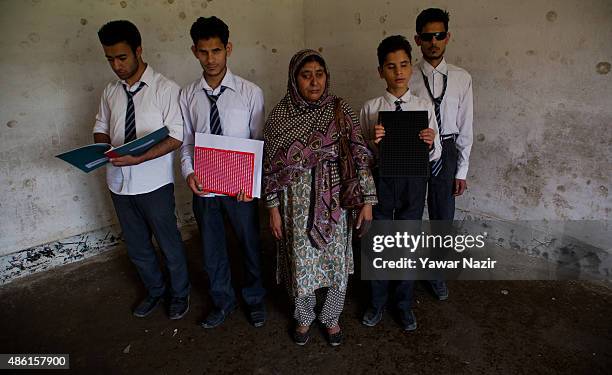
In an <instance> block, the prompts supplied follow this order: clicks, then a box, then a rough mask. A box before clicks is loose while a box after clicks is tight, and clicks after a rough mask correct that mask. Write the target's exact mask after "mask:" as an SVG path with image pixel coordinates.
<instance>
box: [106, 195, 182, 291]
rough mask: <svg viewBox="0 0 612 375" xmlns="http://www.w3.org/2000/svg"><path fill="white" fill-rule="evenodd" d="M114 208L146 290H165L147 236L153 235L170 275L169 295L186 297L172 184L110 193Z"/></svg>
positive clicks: (154, 253) (157, 263)
mask: <svg viewBox="0 0 612 375" xmlns="http://www.w3.org/2000/svg"><path fill="white" fill-rule="evenodd" d="M111 198H112V199H113V204H114V205H115V211H116V212H117V217H118V218H119V224H121V230H122V232H123V239H124V240H125V243H126V245H127V250H128V256H129V257H130V260H131V261H132V263H133V264H134V266H136V269H137V270H138V274H139V275H140V279H141V280H142V282H143V284H144V286H145V288H146V289H147V291H148V293H149V294H150V295H151V296H153V297H159V296H161V295H162V294H164V293H165V292H166V289H167V287H166V282H165V280H164V276H163V273H162V271H161V269H160V264H159V261H158V259H157V254H156V252H155V248H154V247H153V243H152V242H151V235H153V236H155V239H156V240H157V243H158V244H159V247H160V248H161V252H162V255H163V257H164V260H165V265H166V268H167V270H168V274H169V276H170V292H171V293H170V294H171V295H172V296H173V297H187V295H188V294H189V277H188V275H187V259H186V258H185V247H184V245H183V240H182V239H181V234H180V232H179V230H178V228H177V226H176V216H175V214H174V207H175V206H174V184H168V185H164V186H162V187H160V188H159V189H157V190H154V191H152V192H150V193H145V194H137V195H119V194H115V193H113V192H111Z"/></svg>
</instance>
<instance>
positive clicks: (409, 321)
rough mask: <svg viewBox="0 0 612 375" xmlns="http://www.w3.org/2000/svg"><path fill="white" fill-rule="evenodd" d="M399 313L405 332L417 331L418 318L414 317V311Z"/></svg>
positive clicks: (401, 311)
mask: <svg viewBox="0 0 612 375" xmlns="http://www.w3.org/2000/svg"><path fill="white" fill-rule="evenodd" d="M399 313H400V320H401V322H402V326H403V327H404V331H414V330H415V329H417V322H416V317H415V316H414V312H412V309H411V310H408V311H405V310H400V312H399Z"/></svg>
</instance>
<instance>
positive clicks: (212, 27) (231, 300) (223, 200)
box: [180, 16, 266, 328]
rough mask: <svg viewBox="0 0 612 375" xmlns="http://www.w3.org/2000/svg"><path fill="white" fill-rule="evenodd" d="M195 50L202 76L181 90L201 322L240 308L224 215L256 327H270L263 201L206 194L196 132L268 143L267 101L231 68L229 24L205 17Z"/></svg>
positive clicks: (208, 323) (211, 322)
mask: <svg viewBox="0 0 612 375" xmlns="http://www.w3.org/2000/svg"><path fill="white" fill-rule="evenodd" d="M190 34H191V39H192V40H193V46H192V47H191V51H192V52H193V55H194V56H195V57H196V59H197V60H198V61H199V63H200V65H201V66H202V70H203V72H202V75H201V76H200V78H198V79H197V80H196V81H194V82H192V83H191V84H189V85H187V86H186V87H184V88H183V90H182V91H181V97H180V105H181V111H182V113H183V118H184V121H185V127H184V135H185V137H184V143H183V146H182V147H181V166H182V171H183V176H184V177H185V179H186V180H187V184H188V185H189V188H190V189H191V191H192V192H193V194H194V195H193V212H194V215H195V218H196V221H197V223H198V227H199V229H200V235H201V239H202V245H203V249H202V253H203V256H204V270H205V271H206V273H207V274H208V278H209V280H210V296H211V298H212V301H213V305H214V306H213V308H212V310H211V311H210V312H209V313H208V315H207V316H206V318H205V319H204V321H203V322H202V323H201V325H202V327H204V328H214V327H217V326H218V325H220V324H222V323H223V322H224V321H225V318H226V317H227V316H228V315H229V314H230V313H231V312H232V311H234V310H235V309H236V307H237V301H236V295H235V292H234V289H233V288H232V284H231V275H230V265H229V259H228V255H227V249H226V243H225V228H224V221H223V214H224V213H225V214H226V215H227V216H228V217H229V220H230V222H231V223H232V226H233V227H234V232H235V233H236V235H237V236H238V239H239V241H240V243H241V244H242V246H243V248H244V258H243V260H244V270H245V284H246V285H245V287H244V288H243V289H242V297H243V298H244V300H245V302H246V304H247V307H248V312H249V314H248V315H249V319H250V322H251V324H252V325H253V326H255V327H261V326H263V325H264V323H265V319H266V313H265V307H264V303H263V299H264V295H265V289H264V288H263V284H262V277H261V261H260V242H259V217H258V214H257V204H258V202H257V200H254V199H252V198H249V197H247V196H246V195H245V194H244V192H236V193H237V196H236V197H235V198H234V197H230V196H223V195H216V194H212V193H210V192H207V191H204V190H203V189H202V186H201V184H200V181H198V178H197V177H196V175H195V173H194V143H195V133H211V134H217V135H224V136H231V137H239V138H251V139H262V131H263V123H264V102H263V92H262V90H261V89H260V88H259V87H258V86H257V85H255V84H254V83H252V82H249V81H247V80H245V79H244V78H241V77H239V76H237V75H234V74H232V72H231V71H230V70H229V69H228V68H227V66H226V64H227V58H228V57H229V56H230V54H231V53H232V43H231V42H229V41H228V39H229V29H228V27H227V25H226V24H225V23H224V22H223V21H222V20H220V19H219V18H217V17H214V16H213V17H208V18H204V17H200V18H198V19H197V20H196V22H194V24H193V25H192V27H191V31H190Z"/></svg>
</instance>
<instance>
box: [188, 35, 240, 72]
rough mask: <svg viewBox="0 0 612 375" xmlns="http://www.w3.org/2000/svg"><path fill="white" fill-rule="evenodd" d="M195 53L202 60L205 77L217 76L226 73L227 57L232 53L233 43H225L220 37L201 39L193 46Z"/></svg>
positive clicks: (192, 49)
mask: <svg viewBox="0 0 612 375" xmlns="http://www.w3.org/2000/svg"><path fill="white" fill-rule="evenodd" d="M191 51H192V52H193V55H194V56H195V57H196V59H198V61H200V65H201V66H202V69H203V70H204V76H205V77H211V78H212V77H217V76H219V75H223V74H225V66H226V64H227V57H228V56H229V55H231V53H232V43H229V42H228V43H227V46H224V45H223V42H222V41H221V39H220V38H219V37H212V38H210V39H200V40H198V43H197V44H196V45H195V46H191Z"/></svg>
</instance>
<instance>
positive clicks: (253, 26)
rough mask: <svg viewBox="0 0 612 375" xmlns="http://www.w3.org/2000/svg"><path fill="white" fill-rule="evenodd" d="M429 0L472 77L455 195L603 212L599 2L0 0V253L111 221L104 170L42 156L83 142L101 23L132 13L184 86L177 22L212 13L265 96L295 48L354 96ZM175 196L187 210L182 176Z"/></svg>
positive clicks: (532, 213)
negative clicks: (315, 52) (309, 52)
mask: <svg viewBox="0 0 612 375" xmlns="http://www.w3.org/2000/svg"><path fill="white" fill-rule="evenodd" d="M429 6H440V7H443V8H447V9H448V10H449V11H450V12H451V26H450V31H451V32H452V33H453V39H452V42H451V43H450V44H449V46H448V55H447V56H448V60H449V61H450V62H451V63H455V64H457V65H460V66H462V67H464V68H465V69H467V70H468V71H469V72H470V73H471V74H472V76H473V79H474V97H475V125H474V126H475V144H474V149H473V152H472V158H471V169H470V173H469V177H468V183H469V190H468V191H467V193H466V194H465V196H464V197H462V198H461V199H459V201H458V206H459V208H461V209H463V210H467V212H469V213H472V214H476V215H478V214H484V215H490V216H494V217H499V218H505V219H517V218H521V219H537V218H548V219H581V218H591V219H607V218H608V217H609V214H610V209H611V207H612V203H611V199H610V198H609V196H608V191H609V190H610V170H611V169H612V168H611V161H610V157H611V151H610V145H611V143H612V132H610V125H611V123H612V106H611V105H610V103H611V101H610V98H611V96H612V95H611V94H612V90H611V88H610V87H611V86H610V83H611V78H612V74H611V73H610V62H612V48H611V47H610V44H609V42H610V40H612V3H611V2H609V1H607V0H600V1H587V2H578V1H514V2H510V1H496V2H489V1H477V0H461V1H453V2H439V1H433V2H423V1H408V0H389V1H364V0H355V1H323V0H293V1H291V0H287V1H280V0H279V1H263V0H262V1H239V0H235V1H220V0H212V1H208V0H202V1H180V0H175V1H173V0H166V1H162V0H158V1H152V0H149V1H146V0H125V1H113V0H111V1H51V0H48V1H45V0H32V1H18V0H7V1H3V2H1V3H0V17H1V19H0V21H1V22H0V33H1V35H2V36H3V37H2V38H0V51H2V54H0V71H1V72H2V74H3V77H2V80H1V81H0V85H1V90H0V135H1V137H0V181H1V185H0V212H1V216H0V255H5V254H10V253H13V252H15V251H18V250H22V249H25V248H28V247H32V246H36V245H39V244H42V243H47V242H50V241H55V240H61V239H64V238H67V237H70V236H75V235H79V234H81V233H84V232H88V231H92V230H98V229H100V228H105V227H108V226H109V225H111V224H114V223H116V221H115V216H114V212H113V209H112V205H111V202H110V199H109V196H108V193H107V190H106V186H105V183H104V172H103V171H102V170H100V171H97V172H94V173H91V174H89V175H85V174H83V173H81V172H80V171H78V170H76V169H75V168H73V167H71V166H69V165H67V164H65V163H64V162H62V161H60V160H58V159H55V158H54V157H53V155H55V154H58V153H60V152H62V151H65V150H68V149H71V148H74V147H77V146H79V145H83V144H87V143H90V142H91V127H92V125H93V120H94V116H95V113H96V110H97V105H98V101H99V97H100V94H101V92H102V89H103V87H104V86H105V84H106V83H107V82H108V81H109V80H112V79H115V77H114V75H113V73H112V71H111V70H110V68H109V67H108V65H107V63H106V61H105V59H104V57H103V54H102V49H101V47H100V44H99V42H98V39H97V35H96V32H97V30H98V28H99V27H100V26H101V25H102V24H103V23H105V22H107V21H109V20H111V19H129V20H131V21H133V22H134V23H135V24H136V25H137V26H138V27H139V28H140V30H141V33H142V35H143V49H144V58H145V61H147V62H149V63H150V64H151V65H152V66H153V67H154V68H156V69H157V70H158V71H160V72H162V73H164V74H165V75H166V76H168V77H170V78H172V79H174V80H176V81H177V82H178V83H179V84H180V85H184V84H186V83H187V82H189V81H191V80H193V79H195V78H196V77H197V76H198V74H199V73H200V68H199V65H198V64H197V61H196V60H195V59H194V58H193V57H192V56H191V55H190V52H189V50H188V49H189V46H190V43H191V42H190V39H189V35H188V30H189V27H190V26H191V23H192V22H193V21H194V20H195V18H196V17H198V16H208V15H217V16H219V17H221V18H222V19H224V20H225V21H226V22H227V23H228V24H229V26H230V39H231V40H232V41H233V43H234V45H235V50H234V54H233V55H232V56H231V58H230V66H231V68H232V70H233V71H234V72H235V73H237V74H240V75H242V76H244V77H246V78H247V79H250V80H252V81H254V82H256V83H257V84H259V85H260V86H261V87H262V88H263V90H264V93H265V95H266V102H267V109H268V110H269V109H271V107H272V106H273V105H274V104H275V103H276V102H277V101H278V100H279V99H280V98H281V97H282V95H283V94H284V92H285V85H286V74H287V65H288V63H289V59H290V57H291V56H292V55H293V53H294V52H295V51H296V50H298V49H300V48H302V47H303V46H308V47H312V48H315V49H320V50H321V51H322V53H323V55H324V56H325V57H326V58H327V60H328V62H329V64H330V67H331V73H332V84H333V89H334V90H335V91H336V92H337V93H338V94H340V95H341V96H343V97H345V98H347V99H348V100H349V102H350V103H351V104H352V105H353V106H354V107H355V108H356V109H357V110H358V109H359V107H360V106H361V104H362V103H363V102H364V101H365V100H366V99H368V98H370V97H374V96H378V95H380V94H381V93H382V91H383V90H384V84H383V82H382V81H381V80H379V79H378V76H377V73H376V65H377V61H376V47H377V45H378V43H379V42H380V40H381V39H382V38H383V37H384V36H387V35H392V34H404V35H406V36H408V37H410V38H411V37H412V36H413V35H414V20H415V17H416V15H417V14H418V12H419V11H420V10H422V9H423V8H425V7H429ZM414 56H415V57H418V56H419V52H418V51H415V53H414ZM177 178H179V176H178V174H177ZM177 205H178V210H179V219H180V220H188V219H189V218H190V216H191V209H190V195H189V194H188V192H187V190H186V186H185V185H184V183H183V182H182V179H179V180H178V184H177Z"/></svg>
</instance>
